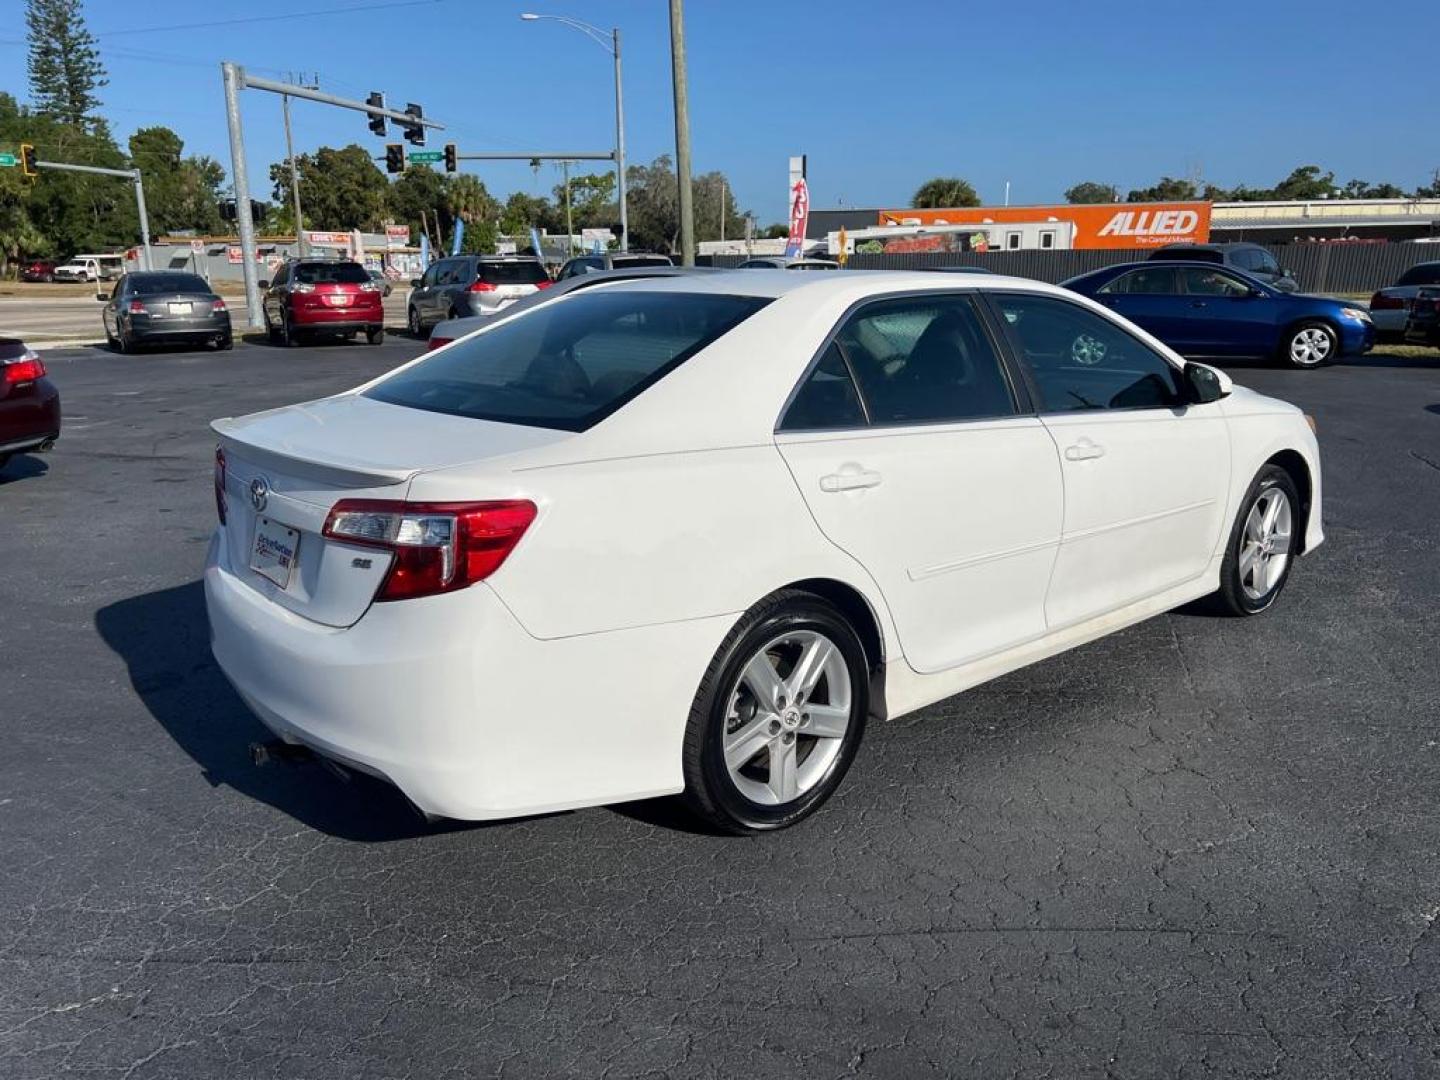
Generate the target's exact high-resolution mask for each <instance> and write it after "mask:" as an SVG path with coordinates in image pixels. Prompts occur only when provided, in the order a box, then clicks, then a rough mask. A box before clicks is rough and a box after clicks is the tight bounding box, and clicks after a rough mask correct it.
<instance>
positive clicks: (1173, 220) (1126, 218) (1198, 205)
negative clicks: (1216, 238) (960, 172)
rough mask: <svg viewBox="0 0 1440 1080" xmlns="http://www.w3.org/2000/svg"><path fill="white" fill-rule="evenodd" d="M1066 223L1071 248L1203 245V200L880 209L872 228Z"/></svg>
mask: <svg viewBox="0 0 1440 1080" xmlns="http://www.w3.org/2000/svg"><path fill="white" fill-rule="evenodd" d="M1045 221H1068V222H1071V223H1072V224H1073V225H1074V226H1075V236H1074V239H1073V241H1072V243H1071V246H1072V247H1077V248H1145V247H1157V246H1158V245H1160V244H1176V243H1202V244H1203V243H1205V242H1206V241H1207V240H1209V239H1210V204H1209V203H1208V202H1164V203H1160V202H1151V203H1077V204H1073V205H1072V204H1070V203H1063V204H1061V205H1058V206H962V207H950V208H948V209H939V210H881V211H880V217H879V220H878V221H877V222H876V224H877V225H981V224H991V223H993V224H999V225H1003V224H1005V223H1007V222H1008V223H1015V224H1020V223H1027V224H1028V223H1036V222H1045Z"/></svg>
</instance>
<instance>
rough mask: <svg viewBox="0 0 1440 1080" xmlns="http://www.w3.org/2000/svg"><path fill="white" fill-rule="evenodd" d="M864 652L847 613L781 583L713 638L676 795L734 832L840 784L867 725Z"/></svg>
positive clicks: (788, 812) (773, 825) (807, 807)
mask: <svg viewBox="0 0 1440 1080" xmlns="http://www.w3.org/2000/svg"><path fill="white" fill-rule="evenodd" d="M869 692H870V681H869V665H868V663H867V658H866V655H865V648H864V646H863V645H862V644H861V643H860V639H859V638H858V637H857V636H856V634H855V631H854V630H853V629H852V628H851V626H850V624H849V623H848V622H847V621H846V619H845V617H844V616H843V615H842V614H841V613H840V612H839V611H838V610H837V609H836V608H835V607H834V606H833V605H832V604H830V603H829V602H827V601H826V600H824V599H822V598H820V597H818V596H814V595H812V594H810V593H804V592H798V591H791V590H787V591H785V592H781V593H777V594H776V595H775V596H773V597H771V598H769V599H768V600H765V601H762V602H761V603H760V604H758V605H757V606H756V607H754V608H752V609H751V610H750V611H748V612H747V613H746V614H745V615H744V616H743V617H742V618H741V620H740V621H739V622H738V623H737V624H736V625H735V628H734V629H733V630H731V631H730V633H729V634H728V635H727V636H726V638H725V640H724V641H723V642H721V644H720V648H719V650H718V651H717V652H716V654H715V657H714V659H713V660H712V661H711V662H710V666H709V668H707V669H706V672H705V676H704V678H703V679H702V680H701V682H700V688H699V690H698V691H697V692H696V695H695V701H694V704H693V705H692V707H691V710H690V720H689V723H688V725H687V727H686V731H685V749H684V772H685V799H686V802H687V803H688V804H689V805H690V807H691V809H692V810H694V811H695V812H696V813H697V814H698V815H700V816H701V817H702V818H704V819H705V820H706V821H708V822H709V823H710V824H712V825H714V826H715V827H717V828H719V829H721V830H723V831H725V832H732V833H752V832H762V831H766V830H770V829H780V828H784V827H785V826H787V825H793V824H794V823H795V822H797V821H799V820H800V819H801V818H803V817H805V816H806V815H808V814H810V813H812V812H813V811H814V810H816V809H817V808H818V807H819V806H820V805H821V804H822V803H823V802H824V801H825V800H826V799H828V798H829V797H830V795H831V794H832V793H833V792H834V791H835V789H836V788H837V787H839V785H840V781H841V780H842V779H844V777H845V773H846V771H847V770H848V769H849V768H850V763H851V761H853V760H854V757H855V752H856V750H857V749H858V747H859V745H860V739H861V737H862V736H863V735H864V732H865V718H866V713H867V711H868V702H869Z"/></svg>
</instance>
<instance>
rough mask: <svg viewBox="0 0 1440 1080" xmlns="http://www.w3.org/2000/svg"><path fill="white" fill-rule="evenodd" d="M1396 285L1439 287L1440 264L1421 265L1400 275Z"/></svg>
mask: <svg viewBox="0 0 1440 1080" xmlns="http://www.w3.org/2000/svg"><path fill="white" fill-rule="evenodd" d="M1395 284H1396V285H1440V262H1435V263H1421V264H1420V265H1419V266H1412V267H1411V268H1410V269H1409V270H1406V271H1405V273H1403V274H1401V275H1400V280H1399V281H1397V282H1396V283H1395Z"/></svg>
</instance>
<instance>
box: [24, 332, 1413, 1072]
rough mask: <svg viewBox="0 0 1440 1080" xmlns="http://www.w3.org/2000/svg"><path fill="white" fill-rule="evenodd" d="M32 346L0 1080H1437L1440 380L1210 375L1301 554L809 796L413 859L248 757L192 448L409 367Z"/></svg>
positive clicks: (556, 820) (246, 724)
mask: <svg viewBox="0 0 1440 1080" xmlns="http://www.w3.org/2000/svg"><path fill="white" fill-rule="evenodd" d="M418 348H419V346H418V344H417V343H414V342H409V341H406V340H404V339H400V340H394V339H392V341H391V342H390V343H389V344H387V345H385V346H383V347H379V348H368V347H365V346H359V347H354V346H334V347H329V348H315V349H305V350H290V351H284V350H278V349H271V348H267V347H264V346H258V345H250V344H242V345H237V348H236V350H235V352H234V353H233V354H224V355H215V354H186V353H163V354H156V355H142V356H138V357H118V356H111V355H108V354H105V353H103V352H97V351H85V350H79V351H74V352H57V353H53V354H50V355H47V357H46V362H47V363H48V364H50V366H51V369H52V375H53V377H54V379H55V381H56V382H57V383H58V384H59V386H60V387H61V391H62V394H63V395H64V404H65V409H66V414H67V424H66V431H65V435H64V437H63V438H62V440H61V442H60V443H59V446H58V448H57V449H56V451H55V452H54V453H53V454H51V455H49V456H48V457H46V458H42V459H34V458H29V459H17V460H16V461H15V462H12V463H11V465H10V466H9V467H8V468H7V469H6V470H5V471H4V473H3V474H0V738H3V745H4V750H3V752H0V1076H4V1077H6V1078H8V1080H36V1078H41V1077H53V1076H63V1075H83V1076H86V1077H107V1078H108V1077H114V1078H134V1080H141V1078H154V1077H176V1078H194V1077H221V1076H225V1077H232V1076H233V1077H260V1076H266V1077H269V1076H285V1077H306V1078H328V1077H337V1078H339V1077H343V1078H346V1080H360V1078H395V1080H398V1078H405V1077H415V1078H425V1080H439V1078H444V1077H462V1076H463V1077H615V1078H618V1077H633V1076H654V1077H715V1078H726V1077H737V1076H744V1077H747V1078H750V1080H761V1078H769V1077H776V1078H779V1077H795V1076H805V1077H817V1078H824V1077H836V1078H839V1077H859V1076H865V1077H871V1076H874V1077H905V1078H926V1077H941V1076H967V1077H986V1078H999V1077H1037V1078H1038V1077H1055V1078H1071V1077H1083V1078H1088V1077H1116V1078H1150V1077H1162V1076H1163V1077H1185V1078H1190V1077H1195V1078H1200V1077H1232V1076H1245V1077H1250V1076H1260V1077H1303V1078H1306V1080H1314V1078H1317V1077H1330V1076H1335V1077H1377V1078H1378V1077H1385V1078H1395V1077H1425V1076H1436V1075H1440V1033H1437V1023H1440V932H1437V930H1436V927H1435V924H1436V921H1437V918H1440V859H1437V850H1440V813H1437V811H1440V679H1437V676H1436V663H1435V656H1434V649H1435V642H1436V640H1437V638H1440V618H1437V614H1436V600H1437V598H1440V557H1437V556H1440V551H1437V544H1440V528H1437V522H1440V473H1437V471H1436V468H1435V466H1434V462H1435V461H1436V460H1440V449H1437V448H1440V355H1437V357H1436V358H1435V359H1433V360H1426V359H1405V358H1401V357H1394V356H1386V355H1384V353H1383V350H1382V351H1381V353H1380V354H1378V355H1375V356H1372V357H1370V358H1367V359H1365V360H1360V361H1356V362H1354V363H1351V364H1346V365H1341V366H1336V367H1332V368H1328V369H1324V370H1320V371H1315V372H1285V371H1271V370H1267V369H1263V368H1258V367H1248V366H1242V365H1239V364H1237V365H1235V366H1233V367H1232V368H1231V372H1232V374H1233V375H1235V377H1236V378H1237V380H1238V381H1240V382H1242V383H1246V384H1248V385H1252V386H1254V387H1256V388H1257V389H1260V390H1262V391H1267V392H1273V393H1277V394H1279V395H1280V396H1284V397H1288V398H1290V399H1291V400H1294V401H1296V402H1297V403H1298V404H1301V405H1303V406H1304V407H1305V408H1306V409H1307V410H1308V411H1310V412H1312V413H1313V414H1314V415H1315V416H1316V417H1317V418H1318V420H1319V425H1320V441H1321V448H1322V453H1323V455H1324V463H1325V468H1326V474H1325V483H1326V517H1327V521H1326V527H1327V533H1328V542H1327V543H1326V545H1325V546H1324V547H1323V548H1322V549H1321V550H1320V551H1319V552H1317V553H1316V554H1315V555H1314V556H1312V557H1309V558H1306V559H1304V560H1302V561H1301V562H1300V564H1299V566H1298V568H1297V570H1296V572H1295V574H1294V576H1293V577H1292V579H1291V582H1290V585H1289V587H1288V589H1287V592H1286V594H1285V595H1284V596H1283V597H1282V599H1281V600H1280V601H1279V603H1278V605H1277V607H1276V608H1275V609H1274V610H1273V611H1272V612H1271V613H1270V614H1268V615H1266V616H1265V617H1263V618H1259V619H1252V620H1247V621H1243V622H1241V621H1235V620H1222V619H1216V618H1211V617H1208V616H1199V615H1195V614H1189V613H1172V614H1170V615H1167V616H1163V617H1160V618H1157V619H1153V620H1151V621H1149V622H1147V623H1144V624H1141V625H1140V626H1137V627H1134V628H1132V629H1130V630H1127V631H1125V632H1123V633H1120V634H1118V635H1115V636H1112V637H1110V638H1108V639H1105V640H1103V641H1100V642H1097V643H1095V644H1093V645H1090V646H1087V647H1085V648H1082V649H1080V650H1077V651H1075V652H1072V653H1069V654H1066V655H1064V656H1061V657H1058V658H1056V659H1053V660H1050V661H1047V662H1045V663H1042V664H1039V665H1036V666H1034V667H1031V668H1028V669H1025V670H1022V671H1020V672H1017V673H1014V674H1012V675H1009V676H1007V677H1005V678H1003V679H1000V680H998V681H995V682H992V683H989V684H986V685H984V686H981V687H979V688H977V689H975V690H973V691H971V692H969V693H966V694H964V695H962V696H960V697H956V698H953V699H950V700H948V701H945V702H943V703H941V704H939V705H937V706H935V707H932V708H929V709H927V710H925V711H923V712H922V713H919V714H916V715H913V716H909V717H905V718H903V719H902V720H899V721H896V722H893V723H890V724H886V725H873V726H872V727H871V729H870V731H869V733H868V735H867V739H866V743H865V745H863V746H862V748H861V751H860V755H859V758H858V760H857V762H856V765H855V767H854V768H853V769H852V771H851V773H850V775H849V777H848V778H847V779H846V781H845V783H844V785H843V786H842V788H841V790H840V792H839V793H838V795H837V797H836V798H835V799H834V800H833V801H832V803H831V804H830V805H829V807H828V808H827V809H825V810H824V811H822V812H821V813H820V814H819V815H818V816H816V817H814V818H812V819H810V820H809V821H808V822H807V823H805V824H804V825H802V826H801V827H799V828H796V829H793V830H791V831H789V832H786V833H783V834H780V835H775V836H769V837H761V838H751V839H738V840H737V839H726V838H719V837H714V836H709V835H705V834H703V833H700V832H696V831H694V829H693V828H692V826H691V825H690V824H689V822H688V820H687V819H686V818H685V817H683V815H681V814H680V813H679V812H678V811H677V810H676V809H675V808H674V807H673V806H672V805H670V804H669V803H666V802H653V803H639V804H631V805H628V806H620V807H611V808H599V809H593V810H585V811H579V812H575V813H566V814H555V815H551V816H548V817H542V818H535V819H529V820H522V821H514V822H500V823H494V824H489V825H483V826H441V827H438V828H431V827H427V826H425V825H423V824H422V823H421V822H420V821H419V820H418V819H417V818H416V817H415V816H414V815H413V814H411V812H410V811H409V810H408V809H407V807H406V806H405V804H404V802H403V800H402V799H401V798H400V797H399V796H398V795H397V794H396V793H395V792H393V791H392V790H390V789H389V788H387V787H386V786H384V785H383V784H380V783H378V782H375V781H372V780H369V779H366V778H363V777H357V778H355V779H353V780H351V781H350V782H348V783H347V782H343V781H342V780H340V779H338V778H337V777H336V776H334V775H333V774H331V773H330V772H328V771H326V770H324V769H321V768H318V767H315V766H311V765H301V766H280V767H271V768H267V769H256V768H254V767H252V766H251V764H250V762H249V758H248V755H247V752H246V748H247V745H248V744H249V743H250V742H251V741H252V740H254V739H257V738H261V737H263V734H262V731H263V729H261V727H260V725H259V724H258V722H256V721H255V720H254V719H253V718H252V717H251V716H250V715H249V714H248V713H247V711H246V710H245V708H244V706H243V705H242V704H241V703H240V702H239V700H238V699H237V698H236V696H235V694H234V693H233V692H232V691H231V690H230V689H229V687H228V686H227V684H226V683H225V681H224V679H223V678H222V677H221V675H220V674H219V672H218V670H217V669H216V667H215V665H214V664H213V662H212V661H211V659H210V656H209V650H208V645H207V631H206V626H205V621H204V608H203V600H202V597H201V594H200V589H199V585H198V583H197V579H198V574H199V570H200V564H201V561H202V559H203V556H204V551H205V545H206V540H207V538H208V535H209V532H210V529H211V526H212V522H213V517H214V508H213V502H212V496H211V490H210V448H211V446H212V441H211V439H210V437H209V434H208V431H207V428H206V423H207V422H208V420H210V419H211V418H212V417H214V416H219V415H226V414H239V413H243V412H248V411H251V410H254V409H258V408H262V407H266V406H269V405H276V404H282V403H285V402H288V401H294V400H300V399H303V398H307V397H315V396H319V395H321V394H323V393H327V392H330V391H332V390H335V389H339V388H342V387H345V386H348V385H353V384H354V383H356V382H358V381H360V380H361V379H362V378H365V377H368V376H369V375H370V374H372V373H374V372H376V371H378V370H380V369H382V368H383V367H386V366H389V365H391V364H394V363H397V362H399V361H401V360H403V359H407V358H408V357H409V356H410V355H413V353H414V352H415V351H417V350H418Z"/></svg>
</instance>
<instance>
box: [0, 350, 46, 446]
mask: <svg viewBox="0 0 1440 1080" xmlns="http://www.w3.org/2000/svg"><path fill="white" fill-rule="evenodd" d="M59 437H60V391H58V390H56V389H55V384H54V383H52V382H51V381H50V380H49V379H47V378H46V377H45V365H44V364H42V363H41V362H40V357H38V356H36V355H35V354H34V353H33V352H31V351H30V350H29V349H27V348H26V347H25V343H24V342H23V341H21V340H20V339H19V338H3V337H0V468H3V467H4V466H5V463H6V462H7V461H9V460H10V455H11V454H23V453H25V452H26V451H29V450H49V449H50V447H51V445H52V444H53V443H54V442H55V440H56V439H58V438H59Z"/></svg>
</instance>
